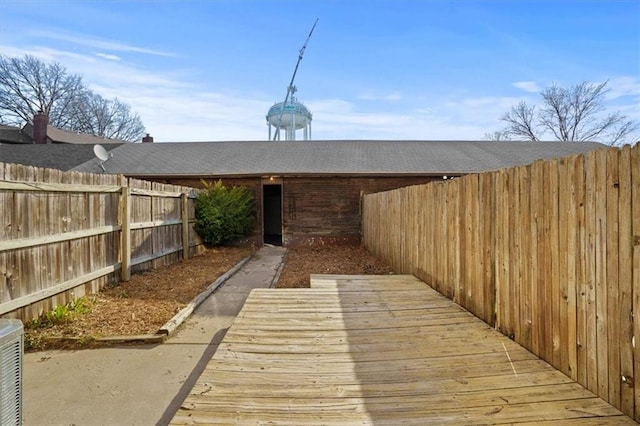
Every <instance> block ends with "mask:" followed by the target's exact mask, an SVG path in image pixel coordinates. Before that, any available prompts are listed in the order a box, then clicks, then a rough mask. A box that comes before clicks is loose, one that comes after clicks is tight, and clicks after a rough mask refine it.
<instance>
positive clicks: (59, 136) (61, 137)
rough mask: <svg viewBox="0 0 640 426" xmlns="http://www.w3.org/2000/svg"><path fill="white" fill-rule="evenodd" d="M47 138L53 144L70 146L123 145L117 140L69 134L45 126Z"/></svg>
mask: <svg viewBox="0 0 640 426" xmlns="http://www.w3.org/2000/svg"><path fill="white" fill-rule="evenodd" d="M47 137H48V138H49V139H51V140H52V141H53V142H54V143H71V144H79V145H80V144H89V145H95V144H103V143H104V144H113V143H125V142H124V141H122V140H119V139H106V138H103V137H100V136H94V135H90V134H88V133H78V132H71V131H69V130H63V129H59V128H57V127H53V126H51V125H49V126H47Z"/></svg>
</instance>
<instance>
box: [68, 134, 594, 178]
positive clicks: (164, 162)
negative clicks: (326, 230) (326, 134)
mask: <svg viewBox="0 0 640 426" xmlns="http://www.w3.org/2000/svg"><path fill="white" fill-rule="evenodd" d="M603 147H605V145H602V144H599V143H595V142H503V141H501V142H494V141H371V140H368V141H364V140H340V141H297V142H296V141H288V142H282V141H281V142H270V141H259V142H182V143H181V142H177V143H176V142H174V143H153V144H150V143H145V144H123V145H121V146H119V147H118V148H116V149H115V150H113V158H111V159H110V160H109V161H108V162H107V163H105V168H106V170H107V173H122V174H126V175H130V176H186V175H190V176H226V175H340V174H343V175H353V174H361V175H384V174H425V175H428V174H434V175H442V174H452V175H454V174H466V173H475V172H481V171H486V170H495V169H499V168H504V167H509V166H514V165H523V164H529V163H531V162H533V161H535V160H538V159H550V158H556V157H562V156H566V155H570V154H575V153H585V152H588V151H591V150H593V149H598V148H603ZM98 164H99V161H98V160H96V159H93V160H90V161H87V162H86V163H84V164H82V165H80V166H78V167H76V168H75V169H74V170H78V171H83V172H94V173H100V172H101V170H100V168H99V166H98Z"/></svg>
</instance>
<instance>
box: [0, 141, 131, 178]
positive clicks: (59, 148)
mask: <svg viewBox="0 0 640 426" xmlns="http://www.w3.org/2000/svg"><path fill="white" fill-rule="evenodd" d="M120 145H121V144H103V145H102V146H104V147H105V149H106V150H107V151H110V150H112V149H115V148H117V147H118V146H120ZM92 158H95V155H94V153H93V145H84V144H81V145H76V144H33V143H31V144H28V145H24V144H0V162H3V163H16V164H25V165H28V166H35V167H45V168H51V169H58V170H63V171H67V170H71V169H72V168H74V167H76V166H77V165H79V164H82V163H85V162H87V161H89V160H90V159H92ZM100 171H102V170H100Z"/></svg>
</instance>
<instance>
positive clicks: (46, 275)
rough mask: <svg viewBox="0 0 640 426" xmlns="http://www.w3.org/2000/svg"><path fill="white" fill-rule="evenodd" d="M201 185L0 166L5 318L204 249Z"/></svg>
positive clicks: (0, 301) (31, 314) (0, 298)
mask: <svg viewBox="0 0 640 426" xmlns="http://www.w3.org/2000/svg"><path fill="white" fill-rule="evenodd" d="M194 198H195V192H194V189H193V188H189V187H183V186H176V185H164V184H158V183H152V182H147V181H142V180H136V179H126V178H124V177H123V176H116V175H94V174H82V173H75V172H66V173H65V172H61V171H58V170H53V169H39V168H34V167H29V166H21V165H16V164H3V163H0V206H1V208H0V220H1V222H0V273H1V274H2V275H0V315H2V316H6V317H14V318H20V319H22V320H29V319H32V318H36V317H37V316H39V315H40V314H41V313H42V312H44V311H46V310H50V309H52V308H53V307H55V306H56V305H59V304H65V303H67V302H68V301H70V300H73V299H74V298H76V297H80V296H82V295H84V294H87V293H95V292H97V291H98V290H99V289H101V288H102V287H103V286H104V285H105V284H107V283H112V282H116V281H118V280H128V279H129V277H130V275H131V273H132V272H138V271H144V270H147V269H150V268H153V267H158V266H161V265H166V264H171V263H175V262H177V261H179V260H180V259H186V258H188V257H190V256H192V255H193V254H196V253H198V252H200V251H201V250H202V248H203V247H202V243H201V241H200V239H199V237H198V236H197V234H196V233H195V232H194V230H193V222H194V216H195V204H194Z"/></svg>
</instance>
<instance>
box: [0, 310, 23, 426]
mask: <svg viewBox="0 0 640 426" xmlns="http://www.w3.org/2000/svg"><path fill="white" fill-rule="evenodd" d="M23 342H24V331H23V327H22V321H20V320H14V319H0V425H3V426H4V425H21V424H22V356H23V353H24V343H23Z"/></svg>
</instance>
